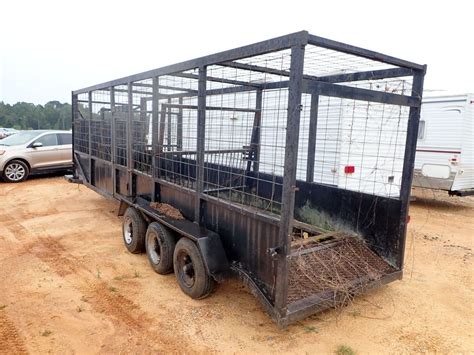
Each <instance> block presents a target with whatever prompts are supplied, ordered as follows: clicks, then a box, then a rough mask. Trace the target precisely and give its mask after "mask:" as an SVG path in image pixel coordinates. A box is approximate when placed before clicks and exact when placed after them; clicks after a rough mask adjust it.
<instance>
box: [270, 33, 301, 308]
mask: <svg viewBox="0 0 474 355" xmlns="http://www.w3.org/2000/svg"><path fill="white" fill-rule="evenodd" d="M305 46H306V41H304V40H302V41H301V42H300V43H297V44H294V45H293V46H292V47H291V64H290V83H289V88H288V116H287V129H286V140H285V142H286V143H285V161H284V173H283V190H282V197H281V199H282V209H281V219H280V231H279V236H278V241H279V245H278V247H279V249H280V250H279V252H278V254H277V255H278V266H277V276H276V294H275V306H276V309H277V312H278V313H279V314H280V316H281V317H285V316H286V310H287V298H288V282H287V281H288V259H287V256H288V252H289V244H290V241H291V233H292V230H293V213H294V208H295V206H294V204H295V191H296V168H297V160H298V138H299V130H300V116H301V110H302V107H301V94H302V88H303V70H304V53H305Z"/></svg>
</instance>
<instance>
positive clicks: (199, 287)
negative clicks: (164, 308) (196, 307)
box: [173, 237, 215, 299]
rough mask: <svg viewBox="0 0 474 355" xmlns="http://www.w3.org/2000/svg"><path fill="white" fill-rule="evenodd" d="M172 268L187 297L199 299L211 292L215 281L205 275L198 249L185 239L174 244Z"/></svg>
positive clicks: (205, 271)
mask: <svg viewBox="0 0 474 355" xmlns="http://www.w3.org/2000/svg"><path fill="white" fill-rule="evenodd" d="M173 267H174V273H175V276H176V279H177V280H178V284H179V287H180V288H181V290H182V291H183V292H184V293H185V294H187V295H188V296H189V297H191V298H193V299H201V298H205V297H207V296H208V295H209V294H210V293H211V292H212V290H213V288H214V285H215V281H214V279H213V278H212V277H211V276H210V275H209V274H208V273H207V270H206V267H205V266H204V260H203V258H202V256H201V253H200V252H199V249H198V247H197V246H196V244H195V243H194V242H192V241H191V240H189V239H187V238H186V237H183V238H181V239H180V240H178V243H176V247H175V248H174V255H173Z"/></svg>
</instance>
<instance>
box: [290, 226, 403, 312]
mask: <svg viewBox="0 0 474 355" xmlns="http://www.w3.org/2000/svg"><path fill="white" fill-rule="evenodd" d="M395 271H396V269H395V268H394V267H392V266H391V265H390V264H388V263H387V262H386V261H385V260H383V259H382V258H381V257H380V256H378V255H377V254H376V253H374V252H373V251H372V250H370V248H369V247H368V246H367V245H366V244H365V243H364V242H363V241H361V240H360V239H358V238H357V237H355V236H350V235H341V234H340V233H339V234H337V236H336V237H334V238H331V239H329V240H326V241H323V242H315V243H309V244H305V245H300V246H299V247H298V249H297V250H295V251H294V252H293V253H292V255H291V259H290V270H289V288H288V303H292V302H295V301H298V300H301V299H304V298H307V297H312V296H313V297H314V296H318V297H319V298H321V300H323V301H324V302H330V303H334V305H336V303H339V302H340V301H341V300H343V299H345V298H347V297H351V296H352V295H354V294H356V293H357V291H358V290H359V289H362V288H363V287H365V286H367V285H369V284H370V283H371V282H373V281H377V280H380V279H381V278H382V277H384V276H385V275H388V274H390V273H392V272H395ZM328 306H332V304H330V305H328Z"/></svg>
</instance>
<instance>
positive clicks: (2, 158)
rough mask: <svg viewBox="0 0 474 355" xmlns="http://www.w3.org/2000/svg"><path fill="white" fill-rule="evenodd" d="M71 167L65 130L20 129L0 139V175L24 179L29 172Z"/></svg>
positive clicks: (69, 143)
mask: <svg viewBox="0 0 474 355" xmlns="http://www.w3.org/2000/svg"><path fill="white" fill-rule="evenodd" d="M71 168H72V134H71V132H69V131H22V132H18V133H17V134H14V135H12V136H9V137H7V138H4V139H2V140H0V176H1V177H3V179H4V180H5V181H7V182H20V181H24V180H25V179H26V178H27V177H28V176H29V175H30V174H35V173H42V172H52V171H57V170H67V169H71Z"/></svg>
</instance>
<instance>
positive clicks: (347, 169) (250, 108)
mask: <svg viewBox="0 0 474 355" xmlns="http://www.w3.org/2000/svg"><path fill="white" fill-rule="evenodd" d="M425 72H426V66H425V65H419V64H415V63H412V62H409V61H405V60H401V59H398V58H394V57H391V56H388V55H384V54H380V53H377V52H373V51H369V50H366V49H362V48H359V47H354V46H351V45H347V44H344V43H340V42H336V41H332V40H328V39H325V38H321V37H318V36H314V35H311V34H308V32H306V31H302V32H297V33H293V34H289V35H286V36H282V37H278V38H274V39H270V40H267V41H263V42H259V43H255V44H251V45H248V46H244V47H240V48H236V49H232V50H228V51H225V52H221V53H217V54H212V55H209V56H206V57H202V58H198V59H194V60H190V61H186V62H182V63H178V64H174V65H170V66H166V67H163V68H159V69H155V70H150V71H146V72H143V73H140V74H136V75H132V76H128V77H124V78H121V79H117V80H112V81H109V82H106V83H103V84H98V85H94V86H91V87H88V88H84V89H81V90H77V91H73V93H72V115H73V135H74V137H73V141H74V163H75V174H74V176H70V177H69V179H70V181H73V182H79V183H83V184H85V185H86V186H88V187H90V188H91V189H93V190H95V191H97V192H98V193H100V194H102V195H104V196H107V197H111V198H115V199H117V200H119V201H120V202H121V204H120V209H119V215H123V216H124V218H123V239H124V243H125V246H126V247H127V249H128V250H129V251H130V252H132V253H138V252H142V251H145V250H146V252H147V256H148V259H149V261H150V264H151V266H152V267H153V269H154V270H155V271H156V272H158V273H160V274H166V273H170V272H172V271H173V270H174V273H175V275H176V278H177V280H178V283H179V285H180V287H181V289H182V290H183V291H184V293H186V294H187V295H189V296H191V297H193V298H203V297H205V296H207V295H208V294H209V293H210V292H211V291H212V289H213V287H214V285H215V283H216V282H221V281H222V280H224V279H225V278H227V277H230V276H232V275H234V276H235V275H236V276H238V277H240V278H241V279H242V280H243V281H244V282H245V284H247V285H248V286H249V288H250V289H251V291H252V293H253V294H254V295H255V296H256V297H257V298H258V300H259V301H260V302H261V303H262V305H263V307H264V308H265V310H266V311H267V312H268V313H269V314H270V316H271V317H272V318H273V319H274V320H275V321H276V322H277V323H278V325H280V326H286V325H287V324H289V323H291V322H294V321H296V320H299V319H302V318H304V317H306V316H308V315H311V314H313V313H316V312H318V311H321V310H323V309H326V308H329V307H334V306H337V305H340V304H344V302H345V301H347V299H348V298H350V297H353V296H354V295H357V294H358V293H360V292H363V291H365V290H368V289H370V288H373V287H376V286H378V285H382V284H386V283H388V282H391V281H394V280H397V279H400V278H401V277H402V272H403V258H404V249H405V238H406V229H407V218H408V206H409V199H410V190H411V183H412V177H413V164H414V159H415V149H416V141H417V133H418V123H419V116H420V105H421V99H422V91H423V80H424V75H425Z"/></svg>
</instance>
